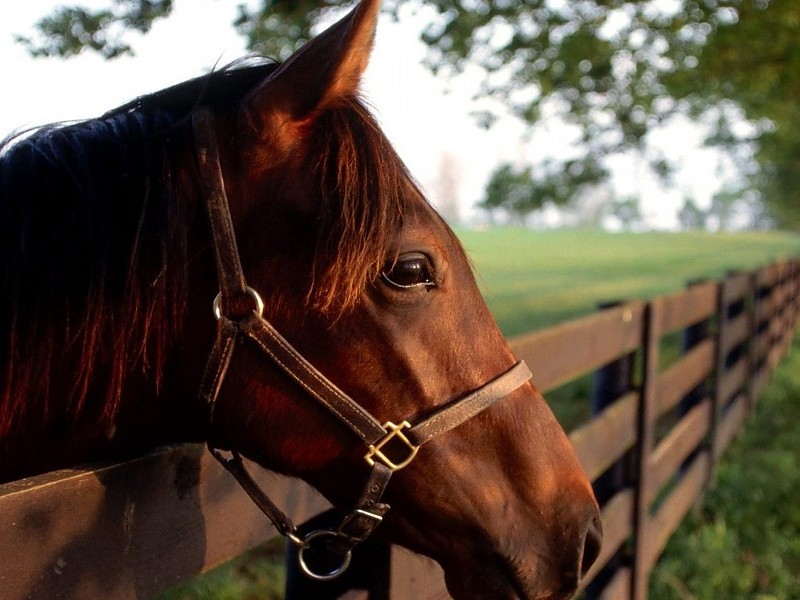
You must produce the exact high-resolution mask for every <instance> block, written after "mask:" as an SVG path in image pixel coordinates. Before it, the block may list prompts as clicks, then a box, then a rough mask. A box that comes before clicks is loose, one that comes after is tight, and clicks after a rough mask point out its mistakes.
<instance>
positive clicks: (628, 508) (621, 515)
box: [579, 488, 634, 590]
mask: <svg viewBox="0 0 800 600" xmlns="http://www.w3.org/2000/svg"><path fill="white" fill-rule="evenodd" d="M633 503H634V491H633V489H631V488H628V489H625V490H622V491H621V492H618V493H617V494H615V495H614V496H613V497H612V498H611V499H610V500H609V501H608V502H606V505H605V506H604V507H603V511H602V514H601V518H602V520H603V545H602V547H601V548H600V554H599V555H598V557H597V559H596V560H595V561H594V564H593V565H592V567H591V568H590V569H589V572H588V573H587V574H586V576H585V577H584V578H583V580H582V581H581V585H580V588H579V589H580V590H583V589H585V588H586V586H587V585H588V584H589V583H590V582H591V581H592V580H593V579H594V578H595V577H596V576H597V574H598V573H599V572H600V570H601V569H602V568H603V567H604V566H606V565H607V564H608V561H609V560H611V558H612V557H613V556H614V555H615V554H616V553H617V551H618V550H619V549H620V548H621V547H622V544H624V543H625V541H626V540H627V539H628V538H629V537H630V536H631V534H632V533H633V521H632V518H631V517H632V515H633Z"/></svg>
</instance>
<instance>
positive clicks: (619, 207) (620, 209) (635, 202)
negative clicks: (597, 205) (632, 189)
mask: <svg viewBox="0 0 800 600" xmlns="http://www.w3.org/2000/svg"><path fill="white" fill-rule="evenodd" d="M609 212H610V215H611V216H612V217H614V218H615V219H617V221H619V224H620V225H621V226H622V229H624V230H626V231H633V230H635V229H636V228H638V227H640V226H641V225H642V223H643V222H644V219H643V217H642V209H641V206H640V205H639V199H638V198H622V199H620V200H617V201H616V202H614V203H612V204H611V207H610V211H609Z"/></svg>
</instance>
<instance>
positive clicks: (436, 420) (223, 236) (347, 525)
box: [193, 109, 531, 580]
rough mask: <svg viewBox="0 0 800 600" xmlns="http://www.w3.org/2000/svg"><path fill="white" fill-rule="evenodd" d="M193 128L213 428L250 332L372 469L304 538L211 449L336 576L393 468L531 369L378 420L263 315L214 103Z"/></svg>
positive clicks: (375, 511) (238, 467)
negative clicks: (212, 322) (322, 526)
mask: <svg viewBox="0 0 800 600" xmlns="http://www.w3.org/2000/svg"><path fill="white" fill-rule="evenodd" d="M193 128H194V136H195V142H196V144H197V146H198V156H197V161H198V167H199V170H200V181H201V182H202V184H203V185H204V186H205V190H204V191H205V196H206V204H207V210H208V215H209V222H210V225H211V233H212V242H213V247H214V254H215V258H216V264H217V272H218V277H219V284H220V293H219V295H218V296H217V298H216V299H215V301H214V312H215V315H216V316H217V334H216V337H215V340H214V345H213V347H212V349H211V352H210V353H209V356H208V360H207V362H206V368H205V372H204V374H203V381H202V383H201V386H200V398H201V399H202V401H203V402H205V403H206V405H207V406H208V413H209V429H210V430H211V429H213V424H214V408H215V406H216V400H217V397H218V395H219V391H220V388H221V386H222V382H223V380H224V378H225V374H226V372H227V370H228V366H229V365H230V361H231V357H232V355H233V350H234V348H235V347H236V345H237V344H236V342H237V340H239V339H248V340H250V341H251V342H252V343H253V344H254V345H255V346H256V347H257V348H259V349H261V351H262V353H263V354H264V355H265V356H266V357H268V358H269V359H270V360H271V361H272V362H273V363H275V364H276V365H277V366H278V367H280V369H281V370H282V371H283V372H284V373H286V374H287V375H288V376H289V377H290V378H291V379H292V380H293V381H294V382H295V383H296V384H297V385H298V386H299V387H300V388H302V389H303V390H305V392H306V393H307V394H308V395H309V396H311V397H312V398H314V399H315V400H317V402H319V403H320V404H321V405H322V406H324V407H325V408H326V409H327V410H328V411H330V412H331V414H333V415H334V416H336V417H337V418H338V419H339V421H340V422H341V423H343V424H344V425H346V426H347V427H348V428H349V429H350V430H351V431H353V433H355V434H356V435H357V436H358V437H359V438H360V439H361V441H362V442H363V443H364V445H365V447H366V448H367V453H366V454H365V456H364V459H365V461H366V462H367V464H368V465H369V467H370V472H369V475H368V477H367V481H366V483H365V485H364V489H363V492H362V494H361V495H360V497H359V499H358V500H357V502H356V504H355V506H354V508H353V510H352V511H351V512H350V513H349V514H347V515H346V516H345V517H344V519H343V520H342V522H341V524H340V525H339V527H338V528H336V529H333V530H322V531H313V532H311V533H309V534H308V535H306V536H303V537H301V536H300V535H299V534H298V530H297V528H296V527H295V526H294V524H293V523H292V521H291V520H290V519H289V517H287V516H286V514H285V513H283V512H282V511H281V510H280V509H279V508H278V507H277V506H276V505H275V504H274V503H273V502H272V501H271V500H270V499H269V497H268V496H267V495H266V494H265V493H264V491H263V490H262V489H261V488H260V487H259V486H258V484H257V483H256V482H255V481H254V480H253V478H252V477H251V476H250V474H249V473H248V471H247V469H246V467H245V466H244V462H243V460H242V457H241V455H240V454H239V453H238V451H237V450H236V449H235V448H233V447H232V446H231V445H230V444H228V443H225V444H224V445H225V446H226V447H228V448H230V449H229V450H227V451H222V450H220V449H219V448H218V447H217V446H215V445H214V444H213V443H212V441H211V439H212V436H211V435H209V442H208V447H209V450H210V452H211V454H212V455H213V456H214V457H215V458H216V459H217V460H219V462H220V463H221V464H222V465H223V466H224V467H225V468H226V469H227V470H228V471H229V472H230V473H231V474H232V475H233V476H234V477H235V478H236V479H237V481H238V482H239V483H240V484H241V486H242V487H243V488H244V490H245V492H247V494H248V495H249V496H250V498H251V499H252V500H253V501H254V502H255V504H256V505H257V506H258V507H259V508H260V509H261V510H262V511H263V512H264V514H265V515H266V516H267V517H268V518H269V519H270V521H272V523H273V525H274V526H275V528H276V529H277V530H278V532H279V533H281V534H282V535H284V536H286V537H287V538H288V539H289V540H290V541H291V542H292V543H294V544H295V545H297V546H298V547H299V548H300V551H299V560H300V566H301V568H302V569H303V570H304V572H305V573H306V574H307V575H309V576H311V577H313V578H315V579H323V580H325V579H332V578H334V577H337V576H338V575H340V574H341V573H342V572H344V570H345V569H346V568H347V566H348V564H349V560H350V553H351V551H352V549H353V547H354V546H355V545H356V544H358V543H359V542H362V541H364V540H365V539H366V538H367V537H368V536H369V535H370V534H371V533H372V531H373V530H374V529H375V527H377V526H378V525H379V524H380V522H381V520H382V518H383V515H384V514H385V513H386V511H388V510H389V505H388V504H385V503H382V502H381V501H380V500H381V498H382V496H383V493H384V491H385V490H386V486H387V485H388V483H389V479H390V477H391V476H392V473H394V471H397V470H399V469H402V468H403V467H405V466H407V465H409V464H410V463H411V462H412V461H413V459H414V457H415V456H416V454H417V451H418V450H419V447H420V446H421V445H422V444H425V443H426V442H429V441H430V440H432V439H433V438H434V437H436V436H438V435H441V434H443V433H445V432H447V431H449V430H451V429H453V428H455V427H457V426H458V425H461V424H462V423H464V422H465V421H467V420H469V419H471V418H472V417H474V416H475V415H477V414H478V413H480V412H481V411H483V410H485V409H486V408H488V407H489V406H491V405H492V404H494V403H495V402H496V401H497V400H499V399H501V398H503V397H505V396H507V395H508V394H510V393H511V392H512V391H514V390H515V389H517V388H518V387H520V386H521V385H522V384H524V383H525V382H526V381H528V379H530V377H531V373H530V371H529V370H528V367H527V366H526V365H525V363H524V362H518V363H516V364H515V365H513V366H512V367H511V368H510V369H508V370H507V371H506V372H504V373H502V374H501V375H499V376H498V377H496V378H495V379H493V380H491V381H489V382H488V383H486V384H484V385H482V386H481V387H479V388H478V389H476V390H474V391H473V392H471V393H469V394H467V395H465V396H463V397H461V398H458V399H455V400H453V401H450V402H449V403H447V404H445V405H443V406H442V407H440V408H439V409H438V410H436V411H435V412H434V413H433V414H431V415H429V416H428V417H426V418H424V419H423V420H421V421H419V422H418V423H416V424H414V425H412V424H411V423H409V422H408V421H405V420H404V421H401V422H400V423H399V424H395V423H393V422H391V421H387V422H386V423H383V424H381V423H380V422H379V421H378V420H377V419H375V417H373V416H372V415H371V414H370V413H369V412H367V411H366V410H365V409H364V408H363V407H361V406H360V405H359V404H358V403H357V402H356V401H355V400H353V399H352V398H351V397H350V396H348V395H347V394H346V393H345V392H343V391H342V390H341V389H339V388H338V387H337V386H336V385H335V384H334V383H333V382H331V381H330V380H329V379H328V378H327V377H325V375H323V374H322V373H321V372H320V371H319V370H318V369H317V368H316V367H314V365H312V364H311V363H310V362H308V361H307V360H306V359H305V358H304V357H303V356H302V355H301V354H300V353H299V352H298V351H297V350H296V349H295V348H294V347H293V346H292V345H291V344H290V343H289V342H288V341H287V340H286V339H285V338H284V337H283V336H282V335H281V334H280V333H279V332H278V331H277V330H276V329H275V328H274V327H273V326H272V324H270V323H269V321H267V320H266V319H265V318H264V317H263V316H262V311H263V303H262V301H261V298H260V296H259V295H258V293H257V292H256V291H255V290H253V289H252V288H249V287H248V286H247V283H246V281H245V277H244V272H243V270H242V266H241V261H240V259H239V252H238V249H237V244H236V236H235V233H234V229H233V223H232V220H231V215H230V209H229V207H228V200H227V196H226V194H225V182H224V180H223V176H222V167H221V165H220V159H219V150H218V148H217V139H216V134H215V130H214V118H213V115H212V113H211V111H210V110H209V109H202V110H198V111H196V112H195V113H194V115H193ZM319 544H324V547H325V549H326V550H327V551H329V552H332V553H334V554H335V555H337V556H339V557H341V562H340V564H339V566H338V567H337V568H335V569H333V570H332V571H326V572H322V573H320V572H318V570H316V569H315V568H314V567H312V566H310V565H309V564H308V562H307V560H306V556H305V553H306V552H307V551H310V550H311V548H312V547H315V549H318V547H319V546H318V545H319Z"/></svg>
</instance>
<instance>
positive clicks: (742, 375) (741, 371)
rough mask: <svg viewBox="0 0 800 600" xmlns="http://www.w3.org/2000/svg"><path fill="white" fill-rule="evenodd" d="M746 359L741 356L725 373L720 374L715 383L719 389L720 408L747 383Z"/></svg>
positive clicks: (747, 369)
mask: <svg viewBox="0 0 800 600" xmlns="http://www.w3.org/2000/svg"><path fill="white" fill-rule="evenodd" d="M748 367H749V365H748V364H747V359H746V357H744V356H742V357H741V358H739V360H737V361H736V363H735V364H733V365H732V366H731V367H729V368H728V370H727V371H725V372H724V373H722V374H721V375H720V377H719V381H718V382H717V386H718V387H719V398H720V406H725V404H726V403H727V402H728V401H729V400H730V399H731V398H733V397H734V395H736V394H737V393H739V391H740V390H741V389H742V388H743V387H744V385H745V383H746V382H747V376H748V371H749V368H748Z"/></svg>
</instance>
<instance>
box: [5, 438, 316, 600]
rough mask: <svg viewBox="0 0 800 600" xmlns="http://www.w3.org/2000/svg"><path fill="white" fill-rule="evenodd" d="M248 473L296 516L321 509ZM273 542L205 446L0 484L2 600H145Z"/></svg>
mask: <svg viewBox="0 0 800 600" xmlns="http://www.w3.org/2000/svg"><path fill="white" fill-rule="evenodd" d="M253 473H254V476H255V477H256V479H257V480H258V481H259V482H260V483H261V484H262V485H264V486H265V489H266V490H268V493H269V494H270V495H271V496H272V498H273V499H274V500H275V501H276V502H277V503H278V504H279V505H281V506H282V507H284V508H286V509H287V512H289V513H290V514H292V516H293V517H295V518H297V519H301V520H304V519H305V518H308V517H310V516H311V515H312V514H314V513H316V512H319V511H320V510H322V509H324V508H325V507H326V506H327V503H326V502H325V501H324V500H323V499H322V498H321V497H320V496H319V495H318V494H317V493H316V492H313V491H312V490H311V489H310V488H308V486H305V485H304V484H300V483H299V482H296V481H293V480H288V479H285V478H281V477H278V476H276V475H273V474H269V473H267V472H265V471H261V470H253ZM272 536H274V530H273V529H272V527H271V525H270V524H269V522H268V520H267V519H266V517H264V515H262V514H261V512H260V511H259V510H258V509H257V508H256V507H255V505H254V504H253V503H252V502H251V501H250V499H249V498H248V497H247V496H246V494H245V493H244V492H242V491H241V490H240V488H239V486H238V484H236V482H235V481H234V480H233V478H232V477H231V476H230V475H228V474H227V473H226V472H225V471H224V470H223V469H222V467H221V466H219V464H218V463H217V462H216V460H214V459H213V458H212V457H211V456H210V455H209V454H208V453H207V452H206V451H205V449H204V447H203V446H199V445H187V446H179V447H173V448H168V449H165V450H161V451H158V452H155V453H153V454H149V455H147V456H144V457H142V458H139V459H136V460H133V461H130V462H127V463H123V464H119V465H110V466H105V467H101V468H97V469H94V470H73V471H60V472H56V473H51V474H47V475H43V476H40V477H35V478H31V479H27V480H22V481H19V482H14V483H11V484H6V485H4V486H0V539H2V540H3V544H0V585H1V586H2V590H3V594H2V597H3V599H4V600H16V599H18V598H19V599H22V598H48V599H53V600H57V599H60V598H65V599H66V598H70V599H72V598H150V597H153V596H155V595H156V594H158V593H159V592H161V591H164V590H166V589H169V588H170V587H172V586H173V585H175V584H176V583H178V582H180V581H182V580H184V579H186V578H188V577H189V576H191V575H194V574H196V573H198V572H201V571H203V570H206V569H209V568H211V567H213V566H216V565H218V564H219V563H221V562H223V561H225V560H227V559H229V558H231V557H233V556H236V555H238V554H240V553H241V552H243V551H244V550H247V549H249V548H251V547H252V546H254V545H256V544H257V543H259V542H262V541H264V540H266V539H269V538H270V537H272Z"/></svg>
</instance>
